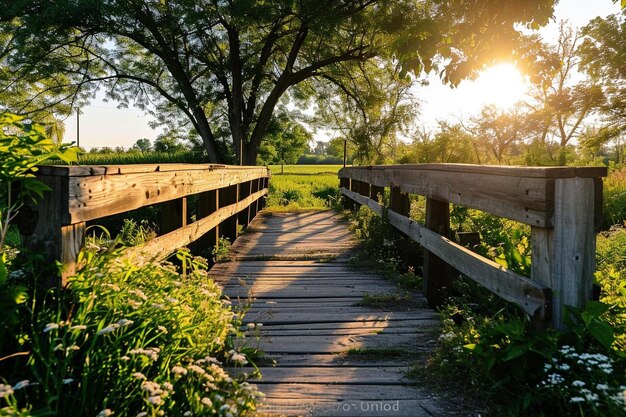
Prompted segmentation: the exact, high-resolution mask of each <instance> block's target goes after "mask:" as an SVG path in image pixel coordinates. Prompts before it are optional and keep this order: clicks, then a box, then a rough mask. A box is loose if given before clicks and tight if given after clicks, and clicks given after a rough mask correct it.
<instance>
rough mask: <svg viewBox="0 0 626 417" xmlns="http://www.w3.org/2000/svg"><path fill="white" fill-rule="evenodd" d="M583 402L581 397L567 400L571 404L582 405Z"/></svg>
mask: <svg viewBox="0 0 626 417" xmlns="http://www.w3.org/2000/svg"><path fill="white" fill-rule="evenodd" d="M583 401H585V399H584V398H583V397H572V398H570V400H569V402H571V403H582V402H583Z"/></svg>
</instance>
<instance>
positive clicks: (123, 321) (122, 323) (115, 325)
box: [96, 319, 134, 336]
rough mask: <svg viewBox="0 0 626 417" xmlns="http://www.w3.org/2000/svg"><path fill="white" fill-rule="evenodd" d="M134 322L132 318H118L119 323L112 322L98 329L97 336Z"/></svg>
mask: <svg viewBox="0 0 626 417" xmlns="http://www.w3.org/2000/svg"><path fill="white" fill-rule="evenodd" d="M133 323H134V321H132V320H127V319H121V320H118V321H117V323H111V324H109V325H108V326H107V327H105V328H103V329H100V330H98V332H96V336H100V335H103V334H107V333H111V332H114V331H116V330H117V329H119V328H120V327H126V326H131V325H132V324H133Z"/></svg>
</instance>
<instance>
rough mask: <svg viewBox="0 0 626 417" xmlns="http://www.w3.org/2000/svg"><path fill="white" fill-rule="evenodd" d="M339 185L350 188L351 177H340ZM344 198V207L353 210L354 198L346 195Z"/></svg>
mask: <svg viewBox="0 0 626 417" xmlns="http://www.w3.org/2000/svg"><path fill="white" fill-rule="evenodd" d="M339 187H340V188H345V189H346V190H349V189H350V178H340V179H339ZM341 198H342V199H343V209H344V210H352V200H350V199H349V198H348V197H346V196H342V197H341Z"/></svg>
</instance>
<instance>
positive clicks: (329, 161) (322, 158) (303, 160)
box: [296, 155, 343, 165]
mask: <svg viewBox="0 0 626 417" xmlns="http://www.w3.org/2000/svg"><path fill="white" fill-rule="evenodd" d="M339 164H343V159H342V158H338V157H336V156H331V155H302V156H301V157H300V158H298V161H297V162H296V165H339Z"/></svg>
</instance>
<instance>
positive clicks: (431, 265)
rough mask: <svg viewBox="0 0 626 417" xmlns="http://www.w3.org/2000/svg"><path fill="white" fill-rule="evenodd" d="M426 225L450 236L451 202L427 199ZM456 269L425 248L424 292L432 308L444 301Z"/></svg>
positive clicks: (444, 235)
mask: <svg viewBox="0 0 626 417" xmlns="http://www.w3.org/2000/svg"><path fill="white" fill-rule="evenodd" d="M426 227H428V228H429V229H430V230H432V231H434V232H436V233H438V234H440V235H441V236H443V237H446V238H449V237H450V203H448V202H445V201H438V200H434V199H432V198H427V199H426ZM454 277H455V274H454V270H453V269H452V267H450V265H448V264H447V263H446V262H444V261H443V260H442V259H441V258H439V257H437V256H435V255H434V254H433V253H431V252H429V251H427V250H424V266H423V278H424V294H425V295H426V298H427V299H428V305H429V306H430V307H432V308H435V307H438V306H440V305H442V304H443V303H444V300H445V298H446V295H447V294H448V293H449V291H450V288H451V286H452V282H453V280H454Z"/></svg>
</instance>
